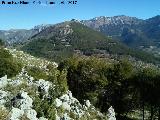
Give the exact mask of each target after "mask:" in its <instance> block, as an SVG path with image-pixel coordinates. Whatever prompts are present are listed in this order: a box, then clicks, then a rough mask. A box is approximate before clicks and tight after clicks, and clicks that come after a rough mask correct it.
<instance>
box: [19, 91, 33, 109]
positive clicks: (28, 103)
mask: <svg viewBox="0 0 160 120" xmlns="http://www.w3.org/2000/svg"><path fill="white" fill-rule="evenodd" d="M21 97H23V99H22V100H21V101H20V103H21V106H20V108H21V109H22V110H26V109H31V108H32V103H33V100H32V99H31V98H30V97H29V96H28V95H27V92H22V93H21Z"/></svg>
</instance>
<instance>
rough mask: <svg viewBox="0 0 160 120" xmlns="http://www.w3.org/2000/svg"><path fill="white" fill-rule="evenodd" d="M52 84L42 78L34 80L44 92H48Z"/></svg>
mask: <svg viewBox="0 0 160 120" xmlns="http://www.w3.org/2000/svg"><path fill="white" fill-rule="evenodd" d="M51 85H52V83H51V82H49V81H45V80H43V79H39V81H36V86H38V87H40V88H41V89H42V90H44V92H45V93H46V94H48V91H49V88H50V86H51Z"/></svg>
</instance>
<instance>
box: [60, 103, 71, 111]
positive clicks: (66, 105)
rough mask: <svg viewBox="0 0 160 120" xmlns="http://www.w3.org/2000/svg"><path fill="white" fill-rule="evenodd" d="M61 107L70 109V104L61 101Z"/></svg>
mask: <svg viewBox="0 0 160 120" xmlns="http://www.w3.org/2000/svg"><path fill="white" fill-rule="evenodd" d="M62 107H63V108H64V109H65V110H68V111H70V110H71V106H70V105H69V104H68V103H67V102H63V103H62Z"/></svg>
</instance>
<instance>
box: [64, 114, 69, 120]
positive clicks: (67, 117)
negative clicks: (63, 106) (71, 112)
mask: <svg viewBox="0 0 160 120" xmlns="http://www.w3.org/2000/svg"><path fill="white" fill-rule="evenodd" d="M63 120H71V118H70V117H69V116H68V114H67V113H65V114H64V115H63Z"/></svg>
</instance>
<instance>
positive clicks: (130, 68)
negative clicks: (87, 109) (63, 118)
mask: <svg viewBox="0 0 160 120" xmlns="http://www.w3.org/2000/svg"><path fill="white" fill-rule="evenodd" d="M59 70H61V71H62V70H67V80H68V86H69V89H70V90H71V91H72V92H73V95H74V96H75V97H76V98H78V99H79V100H80V101H81V102H83V99H89V100H90V101H91V103H92V104H94V105H95V106H96V107H97V108H99V109H100V110H101V111H102V112H104V113H105V112H107V110H108V107H109V106H110V105H112V106H113V107H114V108H115V111H116V113H117V115H116V116H117V117H116V118H117V119H118V120H122V119H123V120H124V119H127V117H128V115H129V114H130V113H134V111H136V110H138V111H141V112H142V116H143V117H142V118H143V120H144V119H145V118H146V116H145V111H148V112H149V114H150V116H149V118H147V119H150V120H153V119H155V118H158V119H160V106H159V105H160V95H159V92H160V80H159V78H160V70H159V68H157V67H155V66H150V65H148V66H147V65H141V66H139V65H135V64H133V63H131V62H130V61H129V60H127V59H121V60H119V61H113V60H112V61H111V60H107V59H100V58H95V57H77V56H74V57H73V58H70V59H68V60H66V61H64V62H61V63H60V65H59ZM128 119H129V118H128ZM133 119H134V118H133Z"/></svg>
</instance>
